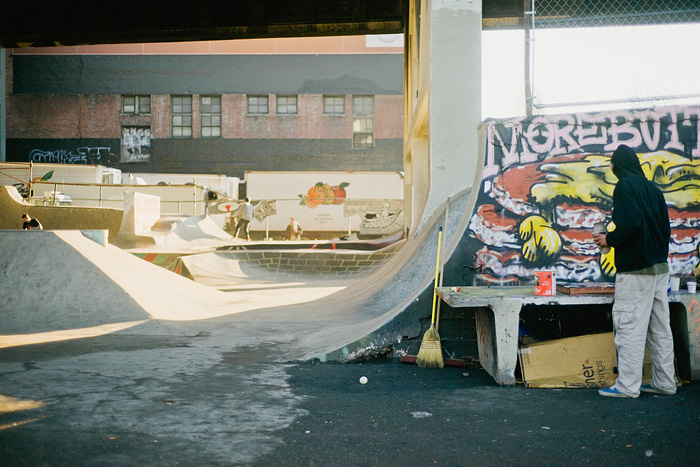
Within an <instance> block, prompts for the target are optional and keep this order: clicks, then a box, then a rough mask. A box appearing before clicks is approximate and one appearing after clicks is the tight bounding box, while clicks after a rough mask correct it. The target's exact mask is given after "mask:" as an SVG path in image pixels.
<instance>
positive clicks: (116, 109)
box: [5, 36, 403, 178]
mask: <svg viewBox="0 0 700 467" xmlns="http://www.w3.org/2000/svg"><path fill="white" fill-rule="evenodd" d="M402 52H403V49H402V48H401V47H398V48H397V47H371V44H370V38H369V37H364V36H357V37H332V38H303V39H260V40H249V41H245V40H244V41H223V42H215V43H209V42H203V43H189V44H132V45H120V46H85V47H57V48H43V49H11V50H8V51H7V53H6V60H5V67H6V70H5V71H6V94H5V99H6V112H7V115H6V154H7V160H8V161H15V162H27V161H34V162H53V163H56V162H59V163H68V164H71V163H73V164H101V165H106V166H110V167H116V168H119V169H121V170H122V171H124V172H159V173H213V174H225V175H228V176H234V177H240V178H243V176H244V173H245V172H246V171H265V170H275V171H287V170H289V171H300V170H301V171H307V170H308V171H360V170H362V171H400V170H402V160H403V155H402V145H403V54H402Z"/></svg>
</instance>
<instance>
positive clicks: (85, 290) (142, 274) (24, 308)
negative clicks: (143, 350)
mask: <svg viewBox="0 0 700 467" xmlns="http://www.w3.org/2000/svg"><path fill="white" fill-rule="evenodd" d="M0 245H1V248H0V275H1V276H0V277H1V280H2V294H0V340H1V339H2V338H3V337H4V336H7V335H16V334H28V333H43V332H53V331H66V330H76V329H84V328H91V327H95V326H103V325H115V324H120V323H121V324H124V325H125V326H124V327H125V328H126V327H130V326H136V325H140V324H144V323H147V322H151V324H153V323H152V322H154V321H158V322H161V323H163V324H164V325H165V327H166V328H167V325H168V324H170V325H172V324H173V323H183V322H195V321H198V320H206V319H211V318H214V317H221V316H226V315H231V314H235V313H240V312H243V311H250V310H254V309H257V308H261V307H270V306H276V305H278V304H280V300H281V298H280V296H279V295H278V294H264V293H259V292H250V293H237V294H235V295H233V294H226V293H223V292H220V291H218V290H216V289H213V288H210V287H206V286H203V285H201V284H197V283H195V282H193V281H191V280H189V279H186V278H184V277H181V276H178V275H177V274H174V273H172V272H170V271H167V270H165V269H163V268H160V267H158V266H155V265H153V264H151V263H149V262H147V261H143V260H141V259H139V258H137V257H135V256H134V255H132V254H130V253H127V252H125V251H123V250H121V249H119V248H117V247H114V246H112V245H108V246H107V247H104V246H102V245H100V244H98V243H96V242H94V241H92V240H90V239H88V238H86V237H84V236H83V235H82V234H81V232H80V231H72V230H71V231H68V230H66V231H46V230H45V231H21V230H0ZM336 290H338V288H337V287H336V288H330V289H323V288H318V289H310V290H304V291H300V293H296V294H295V293H287V294H286V297H285V298H286V300H288V302H287V303H295V302H303V301H308V300H314V299H316V298H318V297H319V296H323V295H326V294H328V293H332V292H334V291H336ZM127 323H128V324H129V325H127ZM195 330H196V329H195ZM132 332H137V333H141V332H147V333H148V332H164V331H163V330H155V329H154V327H153V326H150V327H148V329H139V330H137V329H132ZM165 332H169V331H165Z"/></svg>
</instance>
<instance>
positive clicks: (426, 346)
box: [416, 326, 445, 368]
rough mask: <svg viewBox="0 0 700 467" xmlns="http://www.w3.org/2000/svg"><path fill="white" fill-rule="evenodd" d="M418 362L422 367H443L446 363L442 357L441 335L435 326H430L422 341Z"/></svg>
mask: <svg viewBox="0 0 700 467" xmlns="http://www.w3.org/2000/svg"><path fill="white" fill-rule="evenodd" d="M416 364H418V366H419V367H421V368H442V367H444V366H445V363H444V361H443V359H442V345H441V344H440V335H439V334H438V332H437V329H435V326H430V329H428V330H427V331H426V332H425V335H424V336H423V341H422V342H421V343H420V350H419V351H418V357H416Z"/></svg>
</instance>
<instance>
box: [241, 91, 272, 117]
mask: <svg viewBox="0 0 700 467" xmlns="http://www.w3.org/2000/svg"><path fill="white" fill-rule="evenodd" d="M251 99H265V111H264V112H251V111H250V109H251ZM254 105H255V108H260V107H261V105H260V104H258V103H256V104H254ZM246 114H247V115H269V114H270V96H268V95H267V94H248V95H247V96H246Z"/></svg>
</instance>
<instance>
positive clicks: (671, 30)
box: [482, 23, 700, 118]
mask: <svg viewBox="0 0 700 467" xmlns="http://www.w3.org/2000/svg"><path fill="white" fill-rule="evenodd" d="M534 39H535V40H534V53H533V56H534V63H533V70H534V72H533V79H532V81H533V83H534V86H533V87H534V92H533V94H534V96H535V102H536V103H537V104H538V105H541V106H542V107H541V108H539V109H536V110H535V112H534V113H536V114H556V113H569V112H575V111H580V110H585V111H598V110H609V109H619V108H623V109H624V108H647V107H650V106H661V105H698V104H700V80H699V79H698V76H700V58H699V57H700V24H698V23H690V24H674V25H661V26H659V25H654V26H624V27H604V28H576V29H552V30H544V29H538V30H536V31H535V33H534ZM524 56H525V49H524V32H523V31H522V30H517V31H484V32H483V33H482V77H483V79H482V117H483V118H489V117H491V118H505V117H516V116H522V115H525V114H526V109H525V84H524V83H525V79H524V77H525V65H524V63H525V62H524ZM649 96H657V97H658V96H662V97H664V98H662V99H657V100H654V101H649V100H647V99H648V97H649ZM677 96H690V97H687V98H684V99H679V98H677ZM574 102H577V103H578V102H583V105H579V106H573V105H561V104H565V103H574ZM550 106H551V107H550Z"/></svg>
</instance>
